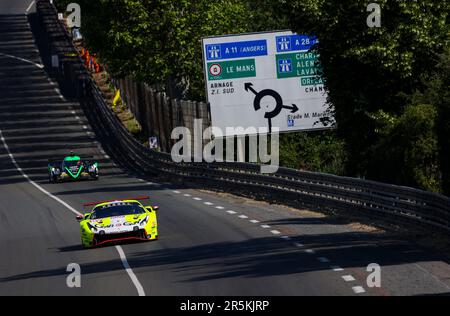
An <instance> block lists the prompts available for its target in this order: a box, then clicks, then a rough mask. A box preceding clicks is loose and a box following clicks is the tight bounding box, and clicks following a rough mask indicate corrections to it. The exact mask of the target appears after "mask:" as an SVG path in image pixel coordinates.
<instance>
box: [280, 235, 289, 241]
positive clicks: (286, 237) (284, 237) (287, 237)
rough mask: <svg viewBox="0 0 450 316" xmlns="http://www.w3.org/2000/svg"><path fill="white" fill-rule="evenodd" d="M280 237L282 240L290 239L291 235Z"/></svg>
mask: <svg viewBox="0 0 450 316" xmlns="http://www.w3.org/2000/svg"><path fill="white" fill-rule="evenodd" d="M281 239H284V240H291V237H289V236H281Z"/></svg>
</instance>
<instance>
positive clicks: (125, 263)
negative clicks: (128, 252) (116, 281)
mask: <svg viewBox="0 0 450 316" xmlns="http://www.w3.org/2000/svg"><path fill="white" fill-rule="evenodd" d="M116 249H117V252H118V253H119V256H120V260H122V265H123V267H124V268H125V271H127V273H128V275H129V276H130V279H131V281H132V282H133V284H134V286H135V287H136V289H137V291H138V294H139V296H145V292H144V288H143V287H142V285H141V283H140V282H139V280H138V278H137V277H136V275H135V274H134V272H133V270H132V269H131V267H130V264H129V263H128V260H127V257H126V256H125V253H124V252H123V249H122V247H120V246H116Z"/></svg>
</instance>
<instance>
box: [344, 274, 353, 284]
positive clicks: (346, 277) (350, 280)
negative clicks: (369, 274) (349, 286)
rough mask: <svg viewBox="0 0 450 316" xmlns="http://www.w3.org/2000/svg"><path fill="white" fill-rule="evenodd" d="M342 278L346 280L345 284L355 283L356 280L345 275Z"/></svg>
mask: <svg viewBox="0 0 450 316" xmlns="http://www.w3.org/2000/svg"><path fill="white" fill-rule="evenodd" d="M342 278H343V279H344V281H345V282H352V281H355V278H354V277H353V276H351V275H343V276H342Z"/></svg>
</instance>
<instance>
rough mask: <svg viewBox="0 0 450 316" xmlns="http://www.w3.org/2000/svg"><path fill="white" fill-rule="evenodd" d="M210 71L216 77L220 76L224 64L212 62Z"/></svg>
mask: <svg viewBox="0 0 450 316" xmlns="http://www.w3.org/2000/svg"><path fill="white" fill-rule="evenodd" d="M209 73H210V74H211V75H213V76H214V77H217V76H220V75H221V74H222V66H220V65H219V64H212V65H211V67H209Z"/></svg>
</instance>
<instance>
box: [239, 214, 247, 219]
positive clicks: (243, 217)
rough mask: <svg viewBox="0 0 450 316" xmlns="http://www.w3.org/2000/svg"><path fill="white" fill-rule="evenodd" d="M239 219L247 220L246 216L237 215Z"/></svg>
mask: <svg viewBox="0 0 450 316" xmlns="http://www.w3.org/2000/svg"><path fill="white" fill-rule="evenodd" d="M239 218H242V219H247V218H248V216H246V215H239Z"/></svg>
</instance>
